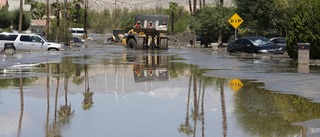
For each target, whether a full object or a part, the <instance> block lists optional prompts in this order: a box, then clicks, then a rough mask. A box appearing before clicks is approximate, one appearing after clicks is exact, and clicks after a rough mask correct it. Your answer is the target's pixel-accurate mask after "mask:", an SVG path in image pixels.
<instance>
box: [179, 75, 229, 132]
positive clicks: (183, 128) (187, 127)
mask: <svg viewBox="0 0 320 137" xmlns="http://www.w3.org/2000/svg"><path fill="white" fill-rule="evenodd" d="M204 71H205V70H199V69H193V70H191V75H190V78H189V88H188V98H187V112H186V118H185V120H186V121H185V122H184V123H182V124H180V128H179V129H178V131H179V132H181V133H184V134H186V135H191V134H192V135H193V136H194V137H195V136H196V133H197V131H196V130H197V122H198V121H200V120H201V130H202V132H201V133H202V136H203V137H204V135H205V132H204V131H205V116H204V114H205V112H204V107H205V106H204V100H205V90H206V86H208V85H212V84H214V83H223V82H225V81H222V82H221V80H222V79H216V78H211V77H204V76H202V73H203V72H204ZM192 80H193V81H192ZM197 81H199V89H198V90H197V87H198V86H197ZM192 85H193V104H194V105H193V109H191V115H190V116H189V104H190V90H191V86H192ZM222 86H223V85H222ZM201 88H202V91H201ZM222 88H223V87H222ZM222 92H223V90H222ZM221 99H222V98H221ZM200 101H201V102H200ZM199 111H200V112H199ZM189 117H191V118H192V120H193V121H194V123H193V128H192V125H191V124H190V123H189ZM225 121H226V120H225Z"/></svg>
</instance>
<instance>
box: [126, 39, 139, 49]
mask: <svg viewBox="0 0 320 137" xmlns="http://www.w3.org/2000/svg"><path fill="white" fill-rule="evenodd" d="M136 47H137V43H136V41H135V40H134V39H129V41H128V44H127V49H134V48H136Z"/></svg>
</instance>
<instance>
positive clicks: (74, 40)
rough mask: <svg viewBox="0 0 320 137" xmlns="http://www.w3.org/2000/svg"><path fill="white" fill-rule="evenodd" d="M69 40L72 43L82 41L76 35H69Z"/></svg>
mask: <svg viewBox="0 0 320 137" xmlns="http://www.w3.org/2000/svg"><path fill="white" fill-rule="evenodd" d="M70 42H73V43H82V42H83V41H81V40H80V39H79V38H77V37H71V38H70Z"/></svg>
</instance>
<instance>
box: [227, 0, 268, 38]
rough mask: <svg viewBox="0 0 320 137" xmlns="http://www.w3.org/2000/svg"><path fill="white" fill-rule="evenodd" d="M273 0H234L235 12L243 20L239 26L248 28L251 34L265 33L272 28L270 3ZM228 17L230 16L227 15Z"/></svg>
mask: <svg viewBox="0 0 320 137" xmlns="http://www.w3.org/2000/svg"><path fill="white" fill-rule="evenodd" d="M273 1H274V0H234V2H235V5H236V7H237V10H236V13H237V14H238V15H239V16H240V17H241V18H242V19H243V20H244V22H243V23H242V24H241V28H247V29H250V30H251V31H250V32H251V34H247V35H265V32H268V31H269V29H271V28H273V27H274V26H273V23H272V21H273V15H272V14H271V13H272V12H271V11H272V10H273V9H272V4H273ZM228 17H229V18H230V17H231V16H228Z"/></svg>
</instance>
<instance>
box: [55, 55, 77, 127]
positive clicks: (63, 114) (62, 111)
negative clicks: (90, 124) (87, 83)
mask: <svg viewBox="0 0 320 137" xmlns="http://www.w3.org/2000/svg"><path fill="white" fill-rule="evenodd" d="M66 61H67V59H66V58H65V60H64V67H66V69H64V70H66V72H65V84H64V85H65V87H64V90H65V94H64V96H65V98H64V99H65V104H64V105H62V106H60V108H59V111H58V118H59V122H60V123H63V124H64V123H68V122H69V119H70V118H71V117H73V116H74V110H73V111H71V103H70V104H69V105H68V84H69V64H68V63H66Z"/></svg>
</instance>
